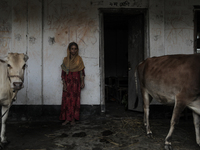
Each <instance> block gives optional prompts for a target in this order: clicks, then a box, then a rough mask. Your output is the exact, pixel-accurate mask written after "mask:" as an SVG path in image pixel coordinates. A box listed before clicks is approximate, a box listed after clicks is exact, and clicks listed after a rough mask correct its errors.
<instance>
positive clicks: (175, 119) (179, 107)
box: [165, 101, 185, 150]
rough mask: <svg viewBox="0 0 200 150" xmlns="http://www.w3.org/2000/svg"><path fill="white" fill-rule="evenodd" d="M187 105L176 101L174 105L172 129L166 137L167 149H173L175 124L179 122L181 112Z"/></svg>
mask: <svg viewBox="0 0 200 150" xmlns="http://www.w3.org/2000/svg"><path fill="white" fill-rule="evenodd" d="M184 108H185V105H184V104H182V103H178V102H177V101H176V103H175V106H174V110H173V115H172V119H171V124H170V129H169V132H168V134H167V136H166V138H165V149H166V150H171V149H172V147H171V138H172V133H173V131H174V128H175V125H176V124H177V123H178V121H179V118H180V114H181V112H182V111H183V110H184Z"/></svg>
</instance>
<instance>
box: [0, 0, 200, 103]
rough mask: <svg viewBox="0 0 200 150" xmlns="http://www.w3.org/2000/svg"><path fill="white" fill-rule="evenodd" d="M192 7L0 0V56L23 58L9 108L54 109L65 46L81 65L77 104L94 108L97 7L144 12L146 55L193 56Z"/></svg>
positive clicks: (140, 1)
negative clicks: (72, 46)
mask: <svg viewBox="0 0 200 150" xmlns="http://www.w3.org/2000/svg"><path fill="white" fill-rule="evenodd" d="M193 5H200V1H199V0H190V1H189V0H167V1H165V0H127V1H126V0H117V2H116V0H103V1H102V0H84V1H80V0H44V4H42V1H41V0H1V1H0V55H6V54H7V53H8V52H23V53H27V54H28V55H29V60H28V68H27V70H26V75H25V76H26V77H25V88H24V89H23V90H22V91H20V92H19V95H18V100H17V102H15V104H24V105H26V104H27V105H43V104H44V105H60V104H61V96H62V84H61V80H60V75H61V68H60V65H61V63H62V60H63V58H64V57H65V56H66V54H67V53H66V49H67V46H68V43H69V42H71V41H75V42H77V43H78V45H79V48H80V55H81V56H82V58H83V61H84V63H85V66H86V68H85V72H86V78H85V84H86V85H85V88H84V89H83V90H82V94H81V103H82V104H91V105H93V104H100V72H99V16H98V13H99V11H98V8H148V12H149V16H148V18H149V41H150V56H160V55H166V54H176V53H193V51H194V50H193V40H194V39H193V32H194V31H193V30H194V25H193Z"/></svg>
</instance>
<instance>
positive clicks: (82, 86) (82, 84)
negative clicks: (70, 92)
mask: <svg viewBox="0 0 200 150" xmlns="http://www.w3.org/2000/svg"><path fill="white" fill-rule="evenodd" d="M84 87H85V83H84V82H83V81H82V82H81V89H83V88H84Z"/></svg>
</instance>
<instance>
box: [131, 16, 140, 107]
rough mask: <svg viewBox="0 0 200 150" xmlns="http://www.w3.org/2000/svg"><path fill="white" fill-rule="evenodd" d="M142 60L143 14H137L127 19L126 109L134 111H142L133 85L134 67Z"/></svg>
mask: <svg viewBox="0 0 200 150" xmlns="http://www.w3.org/2000/svg"><path fill="white" fill-rule="evenodd" d="M143 60H144V14H138V15H135V16H133V17H131V18H130V20H129V36H128V61H129V73H128V109H129V110H135V111H143V102H142V98H141V94H140V89H139V85H138V86H137V87H138V89H137V91H138V98H139V101H138V104H137V107H136V108H134V107H135V102H136V85H135V76H134V73H135V68H136V66H137V65H138V64H139V63H140V62H141V61H143Z"/></svg>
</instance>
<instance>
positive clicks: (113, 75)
mask: <svg viewBox="0 0 200 150" xmlns="http://www.w3.org/2000/svg"><path fill="white" fill-rule="evenodd" d="M103 22H104V24H103V26H104V37H103V38H104V73H105V105H106V107H107V104H110V103H109V102H111V101H112V102H113V101H115V102H117V103H119V104H121V105H123V106H124V109H129V110H134V101H135V97H136V90H135V80H134V70H135V67H136V66H137V64H138V63H139V62H141V61H142V60H143V59H144V39H145V38H144V14H143V13H135V14H127V13H104V15H103ZM139 107H141V106H140V105H139ZM135 110H138V111H142V108H137V109H135Z"/></svg>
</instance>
